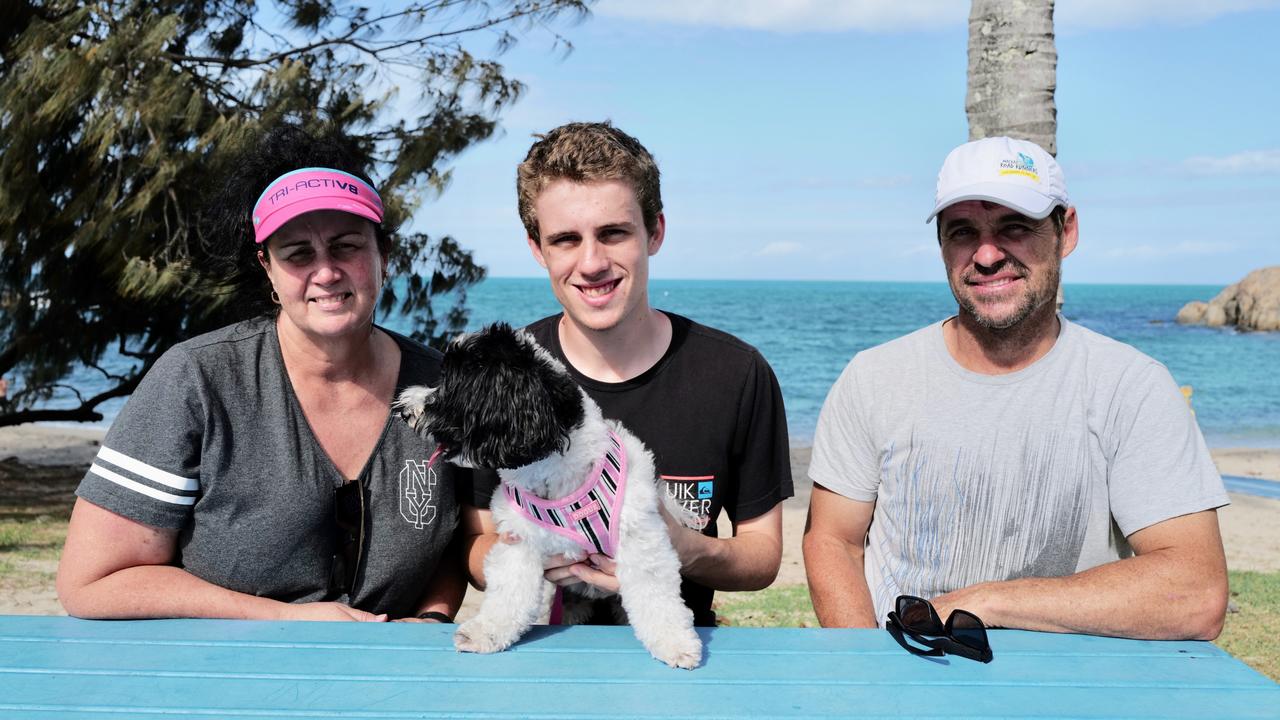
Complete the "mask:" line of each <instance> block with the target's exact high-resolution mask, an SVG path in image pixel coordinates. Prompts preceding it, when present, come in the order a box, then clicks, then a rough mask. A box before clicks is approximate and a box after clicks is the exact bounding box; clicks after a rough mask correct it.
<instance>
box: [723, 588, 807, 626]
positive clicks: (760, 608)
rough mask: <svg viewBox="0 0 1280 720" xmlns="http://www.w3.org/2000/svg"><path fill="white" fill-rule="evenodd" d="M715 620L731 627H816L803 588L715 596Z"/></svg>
mask: <svg viewBox="0 0 1280 720" xmlns="http://www.w3.org/2000/svg"><path fill="white" fill-rule="evenodd" d="M715 609H716V616H717V618H719V622H720V624H721V625H732V626H734V627H818V618H817V616H816V615H814V614H813V604H812V603H811V602H810V601H809V587H808V586H807V585H781V586H778V587H771V588H766V589H764V590H756V591H754V592H721V593H716V601H715Z"/></svg>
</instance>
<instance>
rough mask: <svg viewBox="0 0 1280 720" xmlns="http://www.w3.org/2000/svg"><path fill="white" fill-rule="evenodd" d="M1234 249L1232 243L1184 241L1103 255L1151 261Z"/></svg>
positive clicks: (1129, 247) (1118, 249)
mask: <svg viewBox="0 0 1280 720" xmlns="http://www.w3.org/2000/svg"><path fill="white" fill-rule="evenodd" d="M1234 249H1235V246H1234V245H1232V244H1230V243H1222V242H1216V243H1215V242H1205V241H1203V240H1184V241H1182V242H1180V243H1148V244H1144V245H1127V246H1121V247H1113V248H1110V249H1108V250H1107V251H1106V252H1104V253H1103V255H1104V256H1106V257H1108V258H1130V259H1144V260H1150V259H1155V258H1165V257H1174V256H1181V255H1215V254H1221V253H1225V252H1231V251H1232V250H1234Z"/></svg>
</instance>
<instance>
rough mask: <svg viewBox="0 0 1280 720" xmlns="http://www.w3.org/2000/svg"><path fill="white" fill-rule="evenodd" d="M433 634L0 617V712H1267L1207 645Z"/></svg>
mask: <svg viewBox="0 0 1280 720" xmlns="http://www.w3.org/2000/svg"><path fill="white" fill-rule="evenodd" d="M452 631H453V626H451V625H425V624H424V625H419V624H376V625H375V624H357V623H303V622H292V623H287V622H247V621H231V620H145V621H117V622H110V621H86V620H76V619H72V618H65V617H42V616H0V717H3V718H12V717H32V718H107V717H112V718H119V717H150V716H155V715H193V716H200V717H235V718H240V717H255V718H261V717H267V718H271V717H281V718H284V717H289V718H419V717H427V718H435V717H466V718H470V717H509V718H534V717H536V718H542V717H570V718H597V717H613V718H663V719H664V720H673V719H675V718H696V719H697V720H708V718H736V717H764V718H799V717H803V718H827V717H862V718H876V717H892V718H905V717H936V718H951V717H1003V718H1033V717H1034V718H1051V717H1070V718H1104V717H1105V718H1117V717H1126V718H1152V717H1162V718H1184V717H1185V718H1198V719H1199V718H1278V717H1280V685H1277V684H1276V683H1274V682H1272V681H1271V680H1268V679H1267V678H1265V677H1264V676H1262V675H1260V674H1259V673H1257V672H1255V671H1254V670H1252V669H1250V668H1249V667H1248V666H1246V665H1245V664H1244V663H1242V662H1240V661H1239V660H1236V659H1235V658H1233V657H1231V655H1229V654H1227V653H1225V652H1223V651H1222V650H1220V649H1218V648H1217V647H1215V646H1213V645H1212V644H1210V643H1205V642H1147V641H1137V640H1118V639H1114V638H1100V637H1088V636H1079V635H1054V634H1047V633H1033V632H1020V631H1012V630H1007V631H993V632H992V633H991V644H992V647H993V649H994V651H995V660H994V661H993V662H992V663H990V664H989V665H983V664H981V663H977V662H972V661H969V660H964V659H960V658H951V657H947V658H942V659H933V658H921V657H915V656H912V655H909V654H907V653H906V652H904V651H903V650H902V648H900V647H898V645H897V644H896V643H895V642H894V641H893V639H892V638H890V637H889V635H888V633H886V632H884V631H879V630H820V629H803V628H776V629H751V628H730V627H720V628H714V629H706V630H703V631H702V637H703V639H704V640H705V641H706V655H705V661H704V663H703V665H702V666H701V667H699V668H698V669H696V670H692V671H689V670H673V669H671V668H668V667H666V666H665V665H662V664H659V663H658V662H657V661H655V660H653V659H652V658H651V657H650V656H649V655H648V653H646V652H645V651H644V650H643V649H642V648H641V647H640V645H639V643H638V642H637V641H636V640H635V638H634V637H633V636H632V634H631V631H630V629H629V628H624V627H546V626H540V627H537V628H535V629H534V630H533V631H532V632H530V633H529V635H527V636H526V637H525V639H524V640H522V641H521V642H520V643H519V644H518V645H516V646H515V647H514V648H512V649H511V650H509V651H507V652H504V653H499V654H496V655H469V654H462V653H457V652H455V651H454V649H453V645H452V642H451V639H450V636H451V634H452Z"/></svg>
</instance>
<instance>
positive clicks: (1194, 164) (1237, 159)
mask: <svg viewBox="0 0 1280 720" xmlns="http://www.w3.org/2000/svg"><path fill="white" fill-rule="evenodd" d="M1183 167H1185V168H1186V169H1187V170H1188V171H1190V172H1191V173H1192V174H1195V175H1264V174H1270V173H1277V172H1280V150H1249V151H1246V152H1239V153H1235V154H1234V155H1226V156H1224V157H1210V156H1198V157H1193V158H1188V159H1187V160H1186V161H1185V162H1184V163H1183Z"/></svg>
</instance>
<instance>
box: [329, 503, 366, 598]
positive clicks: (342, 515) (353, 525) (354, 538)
mask: <svg viewBox="0 0 1280 720" xmlns="http://www.w3.org/2000/svg"><path fill="white" fill-rule="evenodd" d="M333 522H334V529H335V531H336V541H335V543H334V554H333V564H332V565H331V566H330V571H329V595H330V596H331V597H337V596H340V595H344V594H350V593H351V590H352V589H353V588H355V586H356V574H357V573H358V572H359V571H360V559H361V558H362V557H364V484H363V483H361V482H360V480H352V481H351V482H349V483H344V484H343V485H342V486H340V487H337V488H334V491H333Z"/></svg>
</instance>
